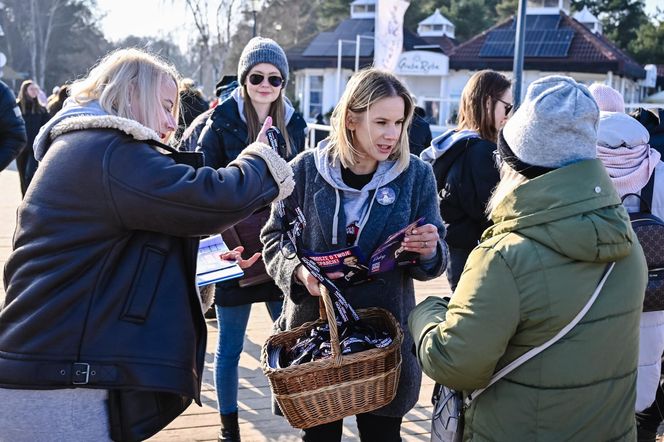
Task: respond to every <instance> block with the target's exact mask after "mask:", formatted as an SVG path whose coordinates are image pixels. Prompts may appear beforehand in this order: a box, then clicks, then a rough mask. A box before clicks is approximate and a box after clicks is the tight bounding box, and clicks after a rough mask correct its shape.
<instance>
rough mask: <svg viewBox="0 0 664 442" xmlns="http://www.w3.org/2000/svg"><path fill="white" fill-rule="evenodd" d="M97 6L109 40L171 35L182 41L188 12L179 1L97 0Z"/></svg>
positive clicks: (184, 36)
mask: <svg viewBox="0 0 664 442" xmlns="http://www.w3.org/2000/svg"><path fill="white" fill-rule="evenodd" d="M97 6H98V9H99V10H100V11H101V12H102V13H105V14H106V16H105V17H104V18H102V20H101V28H102V31H103V32H104V35H105V36H106V38H107V39H109V40H112V41H117V40H121V39H122V38H124V37H127V36H129V35H136V36H139V37H145V36H155V37H166V36H168V35H169V34H173V36H174V38H175V39H176V40H177V41H178V43H181V44H184V43H185V42H186V35H187V32H186V29H185V27H186V26H187V23H189V14H190V13H189V11H187V10H186V7H185V3H184V1H182V0H97ZM185 19H186V20H185Z"/></svg>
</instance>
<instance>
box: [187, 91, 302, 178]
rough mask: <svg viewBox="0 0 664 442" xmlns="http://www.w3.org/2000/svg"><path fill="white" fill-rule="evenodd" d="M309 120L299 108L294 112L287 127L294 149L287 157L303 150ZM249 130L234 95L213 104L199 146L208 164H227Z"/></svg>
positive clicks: (293, 156) (243, 143)
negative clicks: (213, 106) (214, 105)
mask: <svg viewBox="0 0 664 442" xmlns="http://www.w3.org/2000/svg"><path fill="white" fill-rule="evenodd" d="M306 128H307V123H306V122H305V121H304V119H303V118H302V115H300V114H299V113H298V112H293V114H292V116H291V117H290V119H289V120H288V124H287V125H286V129H287V130H288V136H289V137H290V143H291V149H292V150H294V152H292V153H291V154H290V155H288V158H287V159H292V158H295V155H297V153H299V152H301V151H302V150H304V144H305V138H306V133H305V130H306ZM248 138H249V133H248V131H247V123H245V122H244V121H243V120H242V117H240V109H239V107H238V103H237V99H236V97H235V96H230V97H228V98H227V99H226V100H224V101H223V102H222V103H221V104H219V105H218V106H217V107H215V108H214V110H213V111H212V115H210V118H209V120H208V122H207V125H206V127H205V128H204V129H203V131H202V132H201V135H200V137H199V138H198V148H197V150H198V151H200V152H203V153H204V154H205V165H206V166H210V167H224V166H225V165H226V164H228V163H229V162H231V161H233V159H234V158H235V157H237V155H238V154H239V153H240V152H241V151H242V149H243V148H244V147H243V146H246V145H247V141H248Z"/></svg>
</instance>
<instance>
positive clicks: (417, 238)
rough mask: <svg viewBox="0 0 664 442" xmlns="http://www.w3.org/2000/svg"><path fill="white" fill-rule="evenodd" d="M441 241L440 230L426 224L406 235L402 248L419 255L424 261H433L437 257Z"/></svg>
mask: <svg viewBox="0 0 664 442" xmlns="http://www.w3.org/2000/svg"><path fill="white" fill-rule="evenodd" d="M439 239H440V236H439V235H438V228H437V227H436V226H434V225H433V224H425V225H423V226H420V227H416V228H415V229H413V230H412V231H411V232H410V233H406V237H405V238H404V240H403V242H402V243H401V246H402V247H403V248H404V249H405V250H407V251H409V252H415V253H419V254H420V255H421V256H422V258H424V259H431V258H433V257H434V256H436V250H437V249H438V240H439Z"/></svg>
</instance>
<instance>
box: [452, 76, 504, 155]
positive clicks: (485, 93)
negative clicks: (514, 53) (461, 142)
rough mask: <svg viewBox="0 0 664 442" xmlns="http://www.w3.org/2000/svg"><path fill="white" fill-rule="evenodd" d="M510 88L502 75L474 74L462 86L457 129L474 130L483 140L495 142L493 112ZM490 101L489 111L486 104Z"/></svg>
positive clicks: (496, 135) (495, 132)
mask: <svg viewBox="0 0 664 442" xmlns="http://www.w3.org/2000/svg"><path fill="white" fill-rule="evenodd" d="M510 87H511V83H510V81H509V79H508V78H507V77H505V76H504V75H503V74H501V73H499V72H496V71H492V70H490V69H485V70H483V71H479V72H476V73H475V74H473V76H472V77H470V79H469V80H468V83H466V86H464V88H463V91H462V92H461V100H460V101H459V118H458V122H457V129H459V130H463V129H468V130H474V131H475V132H477V133H479V134H480V137H482V138H483V139H485V140H489V141H492V142H494V143H495V142H496V140H497V137H498V131H497V130H496V124H495V123H496V122H495V121H494V115H493V110H494V109H495V107H496V105H497V104H498V98H500V97H501V95H503V94H504V93H505V91H506V90H508V89H509V88H510ZM488 101H491V106H490V110H487V106H486V103H487V102H488Z"/></svg>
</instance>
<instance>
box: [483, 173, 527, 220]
mask: <svg viewBox="0 0 664 442" xmlns="http://www.w3.org/2000/svg"><path fill="white" fill-rule="evenodd" d="M527 182H528V178H526V177H525V176H523V175H521V174H520V173H519V172H517V171H516V170H514V169H512V168H511V167H510V166H509V165H508V164H507V163H501V164H500V181H498V184H497V185H496V187H495V189H493V192H492V193H491V198H489V202H488V203H487V205H486V214H487V215H489V216H490V215H491V213H492V212H493V211H494V209H495V208H496V207H498V205H499V204H500V203H501V202H502V201H503V200H504V199H505V197H506V196H508V195H509V194H511V193H512V192H514V190H515V189H516V188H517V187H519V186H520V185H522V184H525V183H527Z"/></svg>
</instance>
